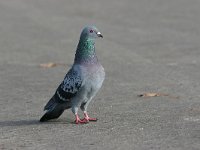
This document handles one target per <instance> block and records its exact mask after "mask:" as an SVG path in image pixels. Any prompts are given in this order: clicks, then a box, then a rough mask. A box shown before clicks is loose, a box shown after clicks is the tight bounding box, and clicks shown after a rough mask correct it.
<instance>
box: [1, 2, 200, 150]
mask: <svg viewBox="0 0 200 150" xmlns="http://www.w3.org/2000/svg"><path fill="white" fill-rule="evenodd" d="M199 7H200V1H198V0H151V1H150V0H134V1H133V0H123V1H120V0H110V1H107V0H102V1H97V0H96V1H89V0H83V1H79V2H77V1H72V0H69V1H66V0H42V1H40V0H34V1H32V0H1V1H0V149H1V150H3V149H6V150H7V149H9V150H12V149H17V150H18V149H19V150H22V149H37V150H44V149H47V150H51V149H52V150H55V149H58V150H62V149H73V150H79V149H81V150H93V149H97V150H102V149H106V150H121V149H123V150H125V149H126V150H128V149H134V150H151V149H152V150H158V149H159V150H198V149H200V17H199V16H200V9H199ZM90 24H94V25H96V26H97V27H98V28H99V30H100V31H101V32H102V34H103V36H104V38H103V39H99V40H97V42H96V50H97V54H98V57H99V60H100V61H101V62H102V65H103V66H104V68H105V70H106V79H105V82H104V84H103V87H102V89H101V91H100V92H99V93H98V95H97V96H96V97H95V100H94V101H93V102H92V103H91V104H90V106H89V114H90V115H91V116H92V117H97V118H98V119H99V120H98V122H96V123H89V124H85V125H75V124H74V123H73V120H74V116H73V114H72V112H71V111H70V110H69V111H66V112H65V113H64V114H63V115H62V116H61V117H60V118H59V119H58V120H55V121H52V122H49V123H40V122H38V120H39V118H40V117H41V116H42V115H43V107H44V105H45V104H46V102H47V101H48V100H49V98H50V97H51V96H52V95H53V93H54V91H55V89H56V88H57V86H58V85H59V84H60V82H61V80H62V79H63V77H64V75H65V73H66V72H67V70H68V69H69V68H70V66H71V65H72V63H73V59H74V53H75V49H76V46H77V42H78V39H79V35H80V32H81V30H82V28H83V27H84V26H86V25H90ZM48 62H56V63H64V64H66V65H65V66H62V65H61V66H56V67H53V68H41V67H39V65H40V64H41V63H48ZM145 92H157V93H162V94H163V95H162V94H161V96H157V97H138V96H137V95H138V94H142V93H145ZM80 113H81V112H80Z"/></svg>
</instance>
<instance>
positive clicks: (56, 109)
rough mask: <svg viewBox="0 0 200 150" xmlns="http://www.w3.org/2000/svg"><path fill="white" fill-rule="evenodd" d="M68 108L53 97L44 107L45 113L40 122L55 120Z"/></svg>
mask: <svg viewBox="0 0 200 150" xmlns="http://www.w3.org/2000/svg"><path fill="white" fill-rule="evenodd" d="M68 108H70V106H68V104H67V103H63V102H62V103H61V102H59V100H57V99H56V98H55V96H53V97H52V98H51V99H50V100H49V102H48V103H47V104H46V106H45V107H44V110H46V111H47V112H46V113H45V114H44V115H43V116H42V118H41V119H40V122H45V121H48V120H51V119H56V118H58V117H60V115H61V114H62V113H63V112H64V110H65V109H68Z"/></svg>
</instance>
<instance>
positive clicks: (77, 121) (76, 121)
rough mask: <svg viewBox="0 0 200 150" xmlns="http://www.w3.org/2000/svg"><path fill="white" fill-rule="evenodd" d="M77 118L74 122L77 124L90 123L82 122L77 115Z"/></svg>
mask: <svg viewBox="0 0 200 150" xmlns="http://www.w3.org/2000/svg"><path fill="white" fill-rule="evenodd" d="M75 116H76V120H75V121H74V122H75V123H76V124H79V123H80V124H85V123H88V122H89V121H88V120H84V119H83V120H81V119H80V118H79V116H78V115H77V114H76V115H75Z"/></svg>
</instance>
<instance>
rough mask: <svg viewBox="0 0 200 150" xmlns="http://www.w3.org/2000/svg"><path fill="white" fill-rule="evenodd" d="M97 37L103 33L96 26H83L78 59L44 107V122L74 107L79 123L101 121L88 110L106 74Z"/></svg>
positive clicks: (42, 119)
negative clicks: (96, 50)
mask: <svg viewBox="0 0 200 150" xmlns="http://www.w3.org/2000/svg"><path fill="white" fill-rule="evenodd" d="M96 38H103V36H102V34H101V33H100V32H99V30H98V29H97V28H96V27H95V26H87V27H85V28H84V29H83V30H82V32H81V35H80V40H79V43H78V46H77V49H76V54H75V58H74V63H73V65H72V67H71V69H69V71H68V73H67V74H66V76H65V77H64V80H63V81H62V82H61V84H60V85H59V86H58V88H57V90H56V91H55V94H54V95H53V96H52V98H51V99H50V100H49V102H48V103H47V104H46V106H45V107H44V111H46V113H45V114H44V115H43V116H42V118H41V119H40V122H45V121H48V120H51V119H56V118H58V117H59V116H61V114H62V113H63V112H64V111H65V110H66V109H70V108H71V110H72V112H73V113H74V115H75V123H76V124H83V123H88V122H90V121H97V118H91V117H89V116H88V113H87V108H88V105H89V103H90V102H91V100H92V99H93V98H94V96H95V95H96V93H97V92H98V91H99V89H100V88H101V86H102V84H103V81H104V78H105V71H104V68H103V66H102V65H101V64H100V62H99V60H98V58H97V55H96V52H95V39H96ZM79 108H80V109H81V110H82V111H83V114H84V118H83V119H80V117H79V115H78V109H79Z"/></svg>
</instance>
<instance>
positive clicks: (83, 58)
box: [74, 37, 98, 63]
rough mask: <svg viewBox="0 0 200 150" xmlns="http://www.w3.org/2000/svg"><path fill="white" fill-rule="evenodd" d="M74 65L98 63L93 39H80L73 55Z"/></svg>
mask: <svg viewBox="0 0 200 150" xmlns="http://www.w3.org/2000/svg"><path fill="white" fill-rule="evenodd" d="M74 61H75V63H96V62H98V60H97V56H96V53H95V42H94V39H91V38H84V37H81V38H80V40H79V43H78V46H77V50H76V54H75V60H74Z"/></svg>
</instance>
